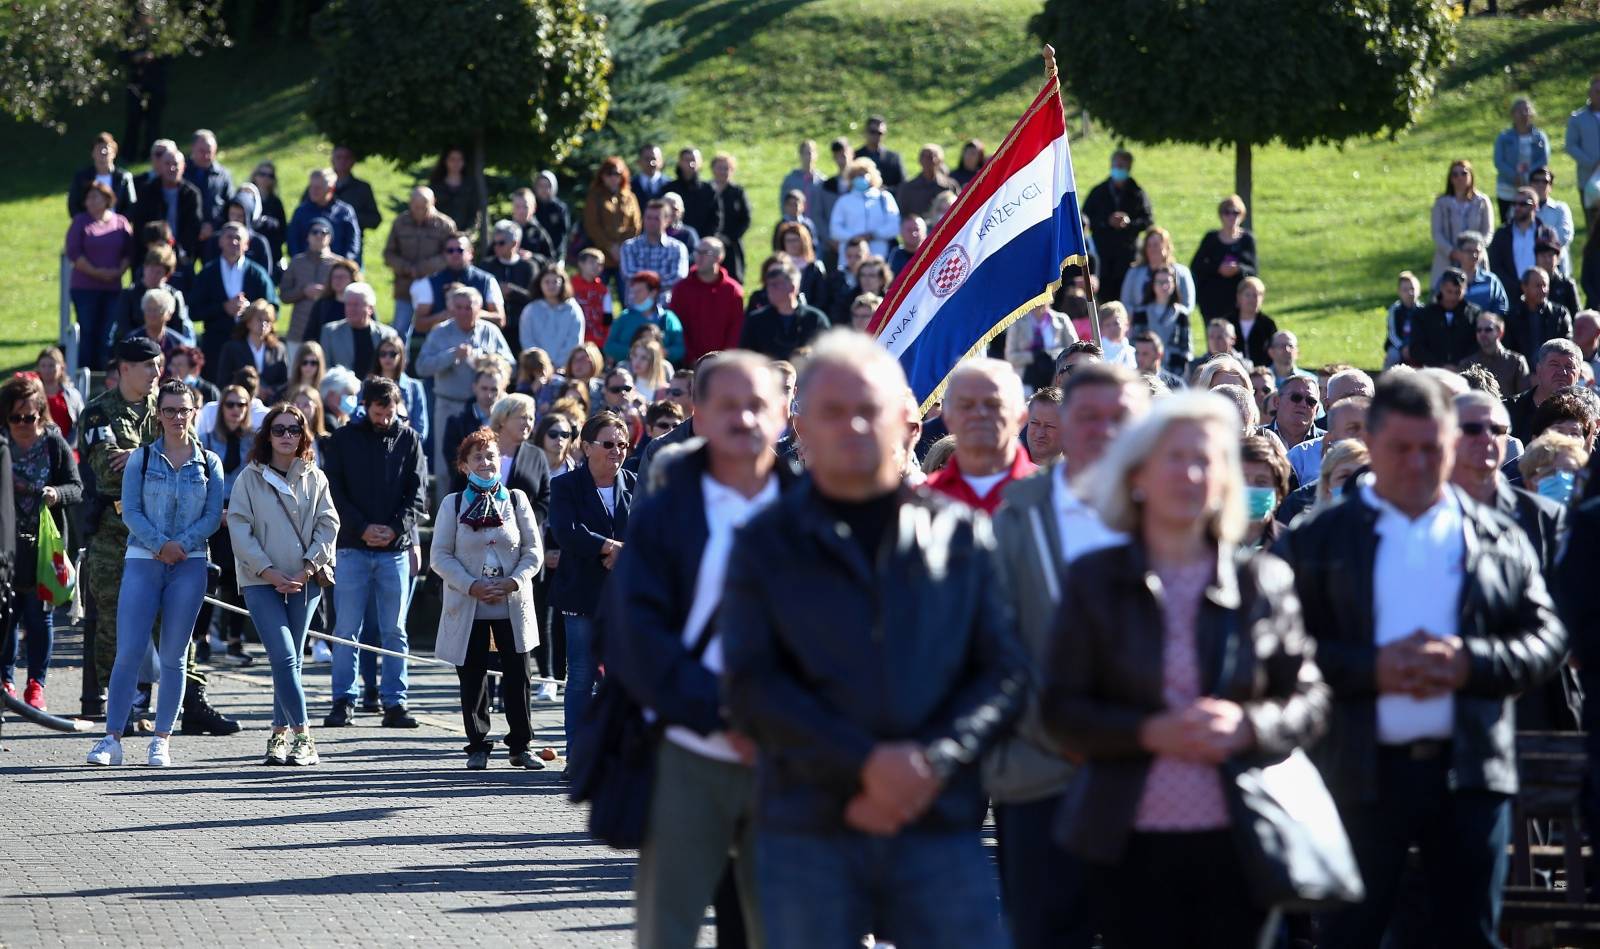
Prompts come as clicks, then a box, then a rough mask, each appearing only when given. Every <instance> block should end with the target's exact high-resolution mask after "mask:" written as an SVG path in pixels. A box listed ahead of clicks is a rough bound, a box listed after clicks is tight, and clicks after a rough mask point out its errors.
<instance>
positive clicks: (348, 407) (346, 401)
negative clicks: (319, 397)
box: [339, 394, 356, 415]
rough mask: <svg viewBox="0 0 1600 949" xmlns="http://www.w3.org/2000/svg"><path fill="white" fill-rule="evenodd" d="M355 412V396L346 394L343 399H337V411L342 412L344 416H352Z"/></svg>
mask: <svg viewBox="0 0 1600 949" xmlns="http://www.w3.org/2000/svg"><path fill="white" fill-rule="evenodd" d="M355 410H356V397H355V396H353V395H349V394H346V395H345V396H344V397H342V398H340V399H339V411H341V412H343V413H344V414H346V415H353V414H355Z"/></svg>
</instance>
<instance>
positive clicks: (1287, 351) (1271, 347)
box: [1267, 330, 1315, 386]
mask: <svg viewBox="0 0 1600 949" xmlns="http://www.w3.org/2000/svg"><path fill="white" fill-rule="evenodd" d="M1267 355H1268V356H1270V357H1271V366H1272V384H1273V385H1275V386H1282V385H1283V384H1284V382H1286V381H1287V380H1289V379H1292V378H1294V377H1295V376H1314V375H1315V373H1312V372H1310V371H1308V370H1305V369H1301V368H1300V367H1299V366H1298V365H1296V364H1295V362H1296V360H1298V359H1299V358H1300V339H1299V337H1297V336H1295V335H1294V334H1293V333H1291V332H1289V331H1288V330H1279V331H1278V332H1276V333H1274V334H1272V342H1270V343H1268V344H1267Z"/></svg>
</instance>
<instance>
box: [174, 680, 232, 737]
mask: <svg viewBox="0 0 1600 949" xmlns="http://www.w3.org/2000/svg"><path fill="white" fill-rule="evenodd" d="M183 698H184V701H183V724H182V725H181V726H180V727H179V731H181V732H182V733H183V734H185V735H217V736H222V735H232V734H234V733H235V732H237V731H238V730H239V723H238V722H236V721H234V720H233V719H231V718H229V717H228V716H226V715H224V714H222V713H221V712H219V711H217V710H216V709H214V708H212V707H211V703H210V702H207V701H206V690H205V689H204V688H203V687H196V686H193V685H191V686H190V687H189V688H188V689H187V690H186V694H185V695H184V697H183Z"/></svg>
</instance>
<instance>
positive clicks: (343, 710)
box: [322, 700, 356, 728]
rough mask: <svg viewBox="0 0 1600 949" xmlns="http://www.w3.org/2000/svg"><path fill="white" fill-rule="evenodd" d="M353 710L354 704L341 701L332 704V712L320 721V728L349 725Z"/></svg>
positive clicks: (354, 708)
mask: <svg viewBox="0 0 1600 949" xmlns="http://www.w3.org/2000/svg"><path fill="white" fill-rule="evenodd" d="M355 710H356V707H355V703H354V702H350V701H345V700H341V701H338V702H335V703H333V711H331V712H329V713H328V717H327V718H325V719H323V720H322V727H324V728H343V727H345V726H346V725H348V724H350V719H351V718H353V717H354V713H355Z"/></svg>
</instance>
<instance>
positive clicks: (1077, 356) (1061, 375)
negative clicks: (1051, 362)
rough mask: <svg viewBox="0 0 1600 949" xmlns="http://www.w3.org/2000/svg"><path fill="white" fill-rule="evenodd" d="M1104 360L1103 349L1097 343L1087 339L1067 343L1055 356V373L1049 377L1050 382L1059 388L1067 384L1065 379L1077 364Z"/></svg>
mask: <svg viewBox="0 0 1600 949" xmlns="http://www.w3.org/2000/svg"><path fill="white" fill-rule="evenodd" d="M1105 361H1106V356H1105V351H1104V350H1102V349H1101V348H1100V344H1099V343H1094V342H1090V341H1089V340H1087V339H1080V340H1077V341H1076V342H1072V343H1068V344H1067V348H1066V349H1063V350H1062V351H1061V355H1059V356H1057V357H1056V373H1055V375H1054V376H1052V377H1051V379H1050V384H1051V385H1053V386H1055V387H1056V388H1057V389H1059V388H1061V387H1063V386H1065V385H1066V384H1067V379H1068V378H1070V377H1071V375H1072V373H1073V371H1074V370H1076V369H1077V368H1078V367H1079V366H1087V365H1089V364H1090V363H1097V362H1105Z"/></svg>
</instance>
